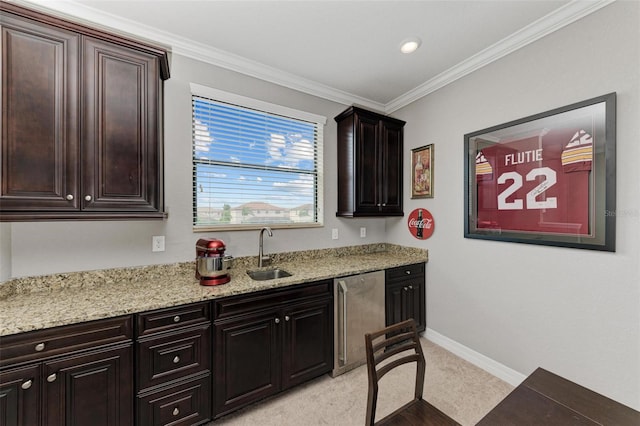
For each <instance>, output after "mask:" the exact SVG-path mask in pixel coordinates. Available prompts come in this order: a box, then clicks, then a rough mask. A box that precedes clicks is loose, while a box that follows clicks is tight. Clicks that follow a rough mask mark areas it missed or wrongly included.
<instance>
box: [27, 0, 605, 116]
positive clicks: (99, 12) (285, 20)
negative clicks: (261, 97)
mask: <svg viewBox="0 0 640 426" xmlns="http://www.w3.org/2000/svg"><path fill="white" fill-rule="evenodd" d="M610 2H611V0H589V1H587V0H579V1H569V0H554V1H551V0H544V1H543V0H511V1H506V0H502V1H485V0H482V1H480V0H477V1H457V0H456V1H454V0H448V1H433V0H431V1H364V0H360V1H327V0H325V1H302V0H299V1H267V0H263V1H239V0H236V1H211V0H209V1H205V0H200V1H188V0H183V1H179V0H155V1H151V0H75V1H57V0H17V1H15V3H21V4H26V5H31V6H36V7H37V8H40V9H44V10H46V11H49V12H52V11H53V12H54V13H57V14H63V15H65V16H68V15H70V16H73V17H75V18H79V19H80V20H82V21H85V22H87V21H88V22H92V23H97V24H99V25H101V26H106V27H109V28H112V29H116V30H118V31H120V32H125V33H129V34H132V35H134V36H137V37H142V38H145V39H149V40H152V41H154V42H157V43H160V44H164V45H166V46H169V47H170V48H171V49H172V51H173V52H175V53H179V54H182V55H186V56H189V57H193V58H197V59H201V60H204V61H207V62H210V63H212V64H215V65H218V66H222V67H224V68H228V69H232V70H235V71H238V72H241V73H245V74H248V75H252V76H255V77H258V78H262V79H264V80H267V81H271V82H274V83H277V84H281V85H284V86H287V87H291V88H294V89H297V90H301V91H304V92H306V93H310V94H313V95H317V96H321V97H324V98H327V99H331V100H334V101H337V102H340V103H344V104H347V105H349V104H359V105H361V106H365V107H369V108H374V109H377V110H380V111H383V112H387V113H389V112H392V111H394V110H396V109H398V108H400V107H402V106H404V105H406V104H408V103H410V102H412V101H413V100H415V99H418V98H420V97H422V96H424V95H426V94H428V93H430V92H432V91H434V90H437V89H438V88H440V87H442V86H444V85H446V84H448V83H450V82H452V81H454V80H456V79H458V78H460V77H462V76H464V75H466V74H468V73H469V72H471V71H473V70H475V69H477V68H479V67H481V66H483V65H486V64H487V63H490V62H492V61H494V60H496V59H498V58H500V57H502V56H504V55H506V54H508V53H509V52H512V51H513V50H515V49H518V48H520V47H522V46H524V45H526V44H528V43H531V42H532V41H535V40H537V39H539V38H540V37H543V36H544V35H546V34H548V33H550V32H553V31H555V30H557V29H559V28H561V27H563V26H565V25H567V24H569V23H571V22H573V21H575V20H577V19H580V18H581V17H583V16H585V15H587V14H589V13H592V12H593V11H595V10H597V9H599V8H601V7H603V6H606V5H607V4H609V3H610ZM409 36H418V37H420V38H421V39H422V46H421V47H420V49H418V51H416V52H415V53H413V54H409V55H407V54H403V53H400V51H399V45H400V42H401V41H402V40H403V39H405V38H407V37H409Z"/></svg>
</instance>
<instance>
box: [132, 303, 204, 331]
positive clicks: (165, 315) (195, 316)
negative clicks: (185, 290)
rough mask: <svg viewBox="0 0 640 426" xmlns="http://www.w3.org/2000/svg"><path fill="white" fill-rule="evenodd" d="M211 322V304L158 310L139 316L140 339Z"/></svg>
mask: <svg viewBox="0 0 640 426" xmlns="http://www.w3.org/2000/svg"><path fill="white" fill-rule="evenodd" d="M209 321H211V310H210V308H209V302H203V303H195V304H192V305H187V306H180V307H177V308H167V309H158V310H155V311H151V312H145V313H142V314H139V315H138V337H140V336H145V335H148V334H153V333H159V332H162V331H170V330H177V329H179V328H183V327H188V326H191V325H194V324H201V323H208V322H209Z"/></svg>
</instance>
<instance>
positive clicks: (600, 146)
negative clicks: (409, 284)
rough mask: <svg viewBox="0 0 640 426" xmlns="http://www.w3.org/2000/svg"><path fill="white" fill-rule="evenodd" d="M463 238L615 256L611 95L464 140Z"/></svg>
mask: <svg viewBox="0 0 640 426" xmlns="http://www.w3.org/2000/svg"><path fill="white" fill-rule="evenodd" d="M464 165H465V171H464V182H465V188H464V195H465V199H464V207H465V215H464V237H465V238H476V239H484V240H496V241H508V242H517V243H527V244H542V245H548V246H558V247H571V248H578V249H589V250H601V251H610V252H615V227H616V214H615V213H616V93H609V94H606V95H602V96H598V97H595V98H592V99H588V100H585V101H582V102H577V103H574V104H571V105H567V106H564V107H561V108H556V109H553V110H550V111H546V112H543V113H540V114H535V115H532V116H529V117H525V118H521V119H518V120H514V121H510V122H508V123H504V124H500V125H497V126H493V127H489V128H487V129H483V130H479V131H475V132H472V133H468V134H465V135H464Z"/></svg>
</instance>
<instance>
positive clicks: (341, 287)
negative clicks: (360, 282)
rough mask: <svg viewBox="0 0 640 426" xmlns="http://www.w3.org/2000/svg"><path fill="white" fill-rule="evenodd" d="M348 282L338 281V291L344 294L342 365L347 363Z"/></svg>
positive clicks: (340, 354) (340, 357)
mask: <svg viewBox="0 0 640 426" xmlns="http://www.w3.org/2000/svg"><path fill="white" fill-rule="evenodd" d="M347 292H348V289H347V283H346V282H345V281H344V280H340V281H338V293H339V294H341V295H342V321H341V324H340V325H341V326H342V347H341V348H340V349H341V350H340V353H339V354H338V359H339V360H340V361H341V362H342V365H346V364H347Z"/></svg>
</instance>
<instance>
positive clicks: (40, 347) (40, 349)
mask: <svg viewBox="0 0 640 426" xmlns="http://www.w3.org/2000/svg"><path fill="white" fill-rule="evenodd" d="M35 349H36V352H42V351H44V343H38V344H37V345H36V347H35Z"/></svg>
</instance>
